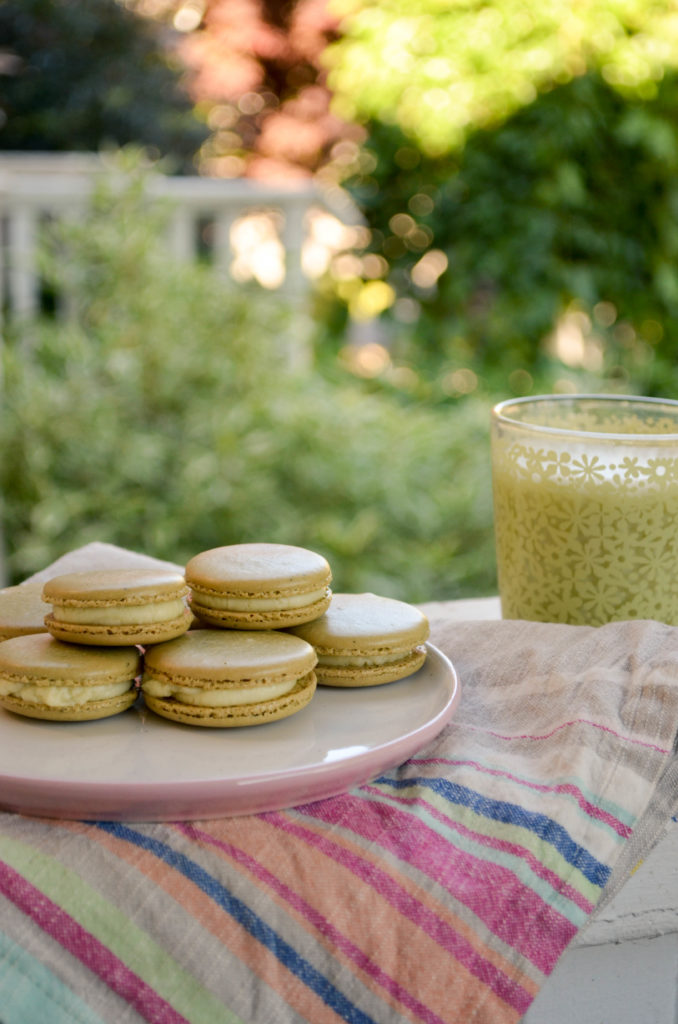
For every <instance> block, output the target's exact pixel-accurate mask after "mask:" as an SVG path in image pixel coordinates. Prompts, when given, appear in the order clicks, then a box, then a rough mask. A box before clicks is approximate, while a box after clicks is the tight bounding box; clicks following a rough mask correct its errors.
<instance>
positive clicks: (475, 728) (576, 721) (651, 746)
mask: <svg viewBox="0 0 678 1024" xmlns="http://www.w3.org/2000/svg"><path fill="white" fill-rule="evenodd" d="M571 725H590V726H592V727H593V728H594V729H600V730H601V732H607V733H609V734H610V735H611V736H614V737H615V739H618V740H623V741H624V743H632V744H634V745H635V746H637V747H647V749H648V750H656V751H657V752H658V753H660V754H670V753H671V750H670V749H668V748H666V747H659V746H657V744H656V743H648V741H647V740H641V739H636V738H635V737H633V736H625V735H624V734H623V733H621V732H615V730H614V729H611V728H610V726H609V725H603V724H602V723H601V722H593V721H591V719H590V718H573V719H571V720H570V721H569V722H561V723H560V725H557V726H556V727H555V729H551V731H550V732H545V733H541V734H537V735H535V734H532V733H518V734H517V735H505V734H504V733H501V732H494V730H493V729H485V728H484V727H483V726H482V725H470V724H469V723H468V722H465V723H464V725H463V726H462V728H464V729H470V730H471V731H472V732H484V733H487V735H488V736H495V737H496V738H497V739H498V740H550V739H551V738H552V737H553V736H555V734H556V733H557V732H560V730H561V729H567V728H569V726H571Z"/></svg>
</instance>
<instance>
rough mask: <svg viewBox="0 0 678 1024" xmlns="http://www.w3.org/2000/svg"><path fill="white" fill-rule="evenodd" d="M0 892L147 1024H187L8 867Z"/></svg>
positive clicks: (0, 871)
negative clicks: (127, 1004) (147, 1023)
mask: <svg viewBox="0 0 678 1024" xmlns="http://www.w3.org/2000/svg"><path fill="white" fill-rule="evenodd" d="M0 892H2V893H3V894H4V895H5V896H6V897H7V899H9V900H11V902H12V903H13V904H14V905H15V906H16V907H18V909H19V910H21V911H22V912H23V913H24V914H26V916H27V917H29V918H31V920H32V921H34V922H35V923H36V924H37V925H38V926H39V927H40V928H42V930H43V931H44V932H46V933H47V934H48V935H50V936H51V937H52V938H53V939H55V940H56V941H57V942H58V943H59V945H61V946H62V947H63V948H64V949H65V950H67V951H68V952H69V953H71V954H72V955H73V956H74V957H75V958H76V959H77V960H79V961H80V962H81V963H82V964H84V966H85V967H87V968H89V970H90V971H92V973H93V974H95V975H97V977H98V978H100V979H101V981H102V982H103V983H104V984H106V985H108V987H109V988H110V989H112V990H113V991H114V992H116V993H117V995H119V996H121V997H122V999H124V1000H125V1001H126V1002H128V1003H129V1004H130V1006H132V1007H133V1008H134V1009H135V1010H136V1012H137V1013H138V1014H139V1015H140V1016H141V1017H143V1019H144V1020H147V1021H149V1022H151V1024H190V1022H189V1021H188V1020H187V1019H186V1018H185V1017H183V1016H182V1015H181V1014H180V1013H177V1011H176V1010H174V1009H173V1008H172V1007H171V1006H170V1005H169V1003H167V1002H165V1000H164V999H162V998H161V996H159V995H158V993H157V992H155V991H154V990H153V989H152V988H150V987H149V986H148V985H147V984H146V982H145V981H143V980H142V979H141V978H140V977H139V976H138V975H137V974H135V973H134V971H131V970H130V969H129V968H128V967H126V966H125V964H124V963H123V962H122V961H121V960H119V959H118V957H117V956H115V955H114V954H113V953H112V952H111V950H110V949H107V947H106V946H104V945H103V944H102V943H101V942H100V941H99V940H98V939H97V938H96V937H95V936H94V935H92V933H91V932H89V931H87V930H86V929H85V928H83V927H82V926H81V925H79V924H78V922H77V921H76V920H75V919H74V918H73V917H71V915H70V914H68V913H66V911H65V910H62V908H61V907H59V906H58V905H57V904H56V903H54V902H52V900H50V899H49V897H47V896H45V895H44V894H43V893H42V892H40V890H39V889H36V888H35V886H33V885H31V883H30V882H27V881H26V879H25V878H23V877H22V876H21V875H20V874H18V872H16V871H14V869H13V868H11V867H9V865H8V864H4V863H2V862H0Z"/></svg>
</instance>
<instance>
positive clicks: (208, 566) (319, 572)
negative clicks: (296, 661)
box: [185, 544, 332, 630]
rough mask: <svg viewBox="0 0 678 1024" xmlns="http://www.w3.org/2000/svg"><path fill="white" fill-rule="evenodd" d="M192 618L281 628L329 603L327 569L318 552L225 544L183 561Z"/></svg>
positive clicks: (236, 626)
mask: <svg viewBox="0 0 678 1024" xmlns="http://www.w3.org/2000/svg"><path fill="white" fill-rule="evenodd" d="M185 575H186V582H187V583H188V586H189V587H190V590H191V598H190V605H191V609H192V610H193V612H194V614H195V615H196V617H197V618H198V619H200V620H202V622H204V623H206V624H207V625H210V626H216V627H222V628H224V629H245V630H252V629H285V628H287V627H289V626H296V625H298V624H299V623H302V622H309V621H311V620H312V619H316V618H318V617H319V616H320V615H322V614H323V612H325V611H326V610H327V608H328V607H329V604H330V598H331V596H332V595H331V591H330V582H331V580H332V572H331V569H330V566H329V563H328V562H327V560H326V559H325V558H323V556H322V555H320V554H318V553H317V552H315V551H309V550H308V549H306V548H300V547H295V546H294V545H289V544H231V545H226V546H224V547H219V548H211V549H210V550H209V551H202V552H200V554H197V555H195V556H194V557H193V558H192V559H191V560H190V561H189V562H188V564H187V565H186V570H185Z"/></svg>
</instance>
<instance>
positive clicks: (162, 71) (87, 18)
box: [0, 0, 208, 170]
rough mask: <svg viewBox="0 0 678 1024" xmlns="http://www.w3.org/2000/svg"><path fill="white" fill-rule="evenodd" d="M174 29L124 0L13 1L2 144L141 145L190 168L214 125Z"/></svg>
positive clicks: (0, 112)
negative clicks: (175, 56)
mask: <svg viewBox="0 0 678 1024" xmlns="http://www.w3.org/2000/svg"><path fill="white" fill-rule="evenodd" d="M166 33H167V30H163V29H162V28H161V26H160V25H159V24H157V23H155V22H152V21H150V20H149V19H147V18H142V17H140V16H138V15H136V14H134V13H133V12H132V11H131V10H129V9H128V6H126V5H124V4H121V3H118V2H117V0H88V2H87V3H74V2H72V0H3V2H2V3H0V40H2V44H1V45H2V70H1V71H0V76H1V78H2V86H1V88H0V149H6V150H33V151H35V150H50V151H55V150H56V151H64V150H66V151H73V150H84V151H94V152H96V151H98V150H99V149H101V148H102V147H109V148H110V147H116V146H123V145H126V144H129V143H136V144H138V145H143V146H146V147H147V148H148V149H149V150H150V149H152V148H153V149H154V150H155V152H156V154H157V155H162V156H164V157H170V158H172V160H173V161H174V164H175V166H176V167H178V168H184V169H186V168H188V169H189V170H190V168H191V167H192V165H193V158H194V154H195V152H196V150H197V148H198V147H199V146H200V144H201V143H202V142H203V141H204V139H205V138H206V136H207V134H208V133H207V129H206V127H205V125H204V124H202V123H201V122H200V121H199V120H198V119H197V117H196V116H195V114H194V110H193V104H192V102H191V100H190V99H189V97H188V94H187V93H186V91H185V90H184V88H183V79H182V69H181V67H180V66H178V65H177V64H176V63H175V64H172V61H171V58H170V56H169V54H168V49H167V46H166V38H165V36H166Z"/></svg>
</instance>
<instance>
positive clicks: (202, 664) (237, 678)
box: [145, 629, 317, 689]
mask: <svg viewBox="0 0 678 1024" xmlns="http://www.w3.org/2000/svg"><path fill="white" fill-rule="evenodd" d="M316 661H317V655H316V653H315V650H314V648H313V647H312V646H311V644H309V643H306V642H305V641H302V640H301V638H300V637H295V636H293V635H292V634H291V633H281V632H276V631H274V630H268V631H249V630H222V629H195V630H191V631H190V632H188V633H185V634H184V635H183V636H180V637H179V638H178V639H176V640H170V641H168V642H167V643H164V644H159V645H158V646H157V647H152V648H150V649H149V650H148V651H147V652H146V657H145V671H146V674H147V675H149V676H152V677H153V678H154V679H158V680H161V681H164V682H167V683H173V684H175V685H186V686H203V687H205V688H207V689H209V688H211V687H219V688H224V687H226V688H227V687H228V686H229V685H230V686H231V687H233V688H241V687H242V686H243V685H249V684H250V683H251V684H253V685H256V683H257V682H283V681H286V680H289V681H290V682H291V681H293V680H294V681H295V682H296V680H298V679H300V678H301V677H302V676H304V675H306V674H307V673H308V672H311V671H312V670H313V669H314V668H315V665H316Z"/></svg>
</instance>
